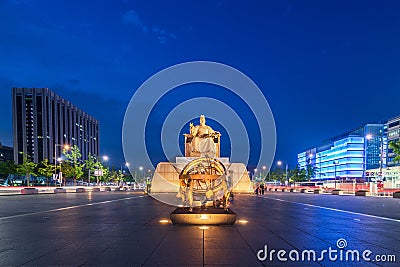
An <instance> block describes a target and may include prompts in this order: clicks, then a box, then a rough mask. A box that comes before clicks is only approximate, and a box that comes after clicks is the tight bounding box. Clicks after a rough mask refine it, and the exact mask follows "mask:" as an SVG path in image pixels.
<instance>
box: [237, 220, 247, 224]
mask: <svg viewBox="0 0 400 267" xmlns="http://www.w3.org/2000/svg"><path fill="white" fill-rule="evenodd" d="M248 222H249V221H248V220H238V223H241V224H246V223H248Z"/></svg>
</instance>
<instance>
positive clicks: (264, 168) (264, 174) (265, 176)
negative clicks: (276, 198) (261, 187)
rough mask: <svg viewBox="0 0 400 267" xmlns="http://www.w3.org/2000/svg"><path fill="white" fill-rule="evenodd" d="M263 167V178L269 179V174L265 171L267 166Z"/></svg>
mask: <svg viewBox="0 0 400 267" xmlns="http://www.w3.org/2000/svg"><path fill="white" fill-rule="evenodd" d="M262 169H263V174H262V175H263V176H264V179H263V180H266V179H267V175H266V173H265V170H266V169H267V166H265V165H264V166H262Z"/></svg>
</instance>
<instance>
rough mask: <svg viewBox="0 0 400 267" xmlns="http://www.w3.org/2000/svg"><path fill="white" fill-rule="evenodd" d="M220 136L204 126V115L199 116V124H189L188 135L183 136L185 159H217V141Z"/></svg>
mask: <svg viewBox="0 0 400 267" xmlns="http://www.w3.org/2000/svg"><path fill="white" fill-rule="evenodd" d="M220 136H221V134H220V133H219V132H217V131H214V130H213V129H212V128H211V127H210V126H208V125H206V118H205V116H204V115H201V116H200V124H199V125H196V126H194V125H193V123H190V134H185V144H186V147H185V156H186V157H219V154H220V153H219V140H220Z"/></svg>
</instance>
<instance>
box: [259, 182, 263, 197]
mask: <svg viewBox="0 0 400 267" xmlns="http://www.w3.org/2000/svg"><path fill="white" fill-rule="evenodd" d="M260 190H261V192H260V193H261V195H264V183H261V184H260Z"/></svg>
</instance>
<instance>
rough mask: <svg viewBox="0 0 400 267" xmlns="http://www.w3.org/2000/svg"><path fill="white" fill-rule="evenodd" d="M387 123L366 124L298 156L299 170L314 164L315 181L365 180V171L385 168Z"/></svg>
mask: <svg viewBox="0 0 400 267" xmlns="http://www.w3.org/2000/svg"><path fill="white" fill-rule="evenodd" d="M385 129H386V127H385V125H384V124H366V125H364V126H361V127H359V128H357V129H355V130H353V131H350V132H347V133H344V134H342V135H340V136H337V137H334V138H331V139H329V140H327V141H325V142H324V143H323V144H321V145H320V146H318V147H315V148H312V149H309V150H307V151H304V152H302V153H299V154H298V160H297V162H298V165H299V167H300V169H306V168H307V165H311V166H313V167H314V169H315V176H314V177H313V178H312V180H341V181H349V180H350V181H354V180H357V181H366V170H369V169H375V168H384V167H386V150H387V137H386V131H385Z"/></svg>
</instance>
